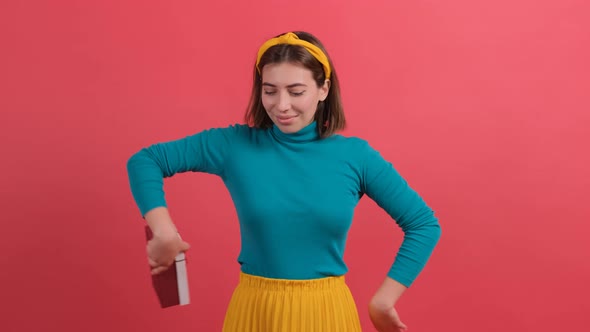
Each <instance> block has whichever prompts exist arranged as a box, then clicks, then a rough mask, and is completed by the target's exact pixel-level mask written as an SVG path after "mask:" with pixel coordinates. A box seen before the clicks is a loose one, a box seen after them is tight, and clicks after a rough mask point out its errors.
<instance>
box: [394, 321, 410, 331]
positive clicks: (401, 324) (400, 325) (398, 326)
mask: <svg viewBox="0 0 590 332" xmlns="http://www.w3.org/2000/svg"><path fill="white" fill-rule="evenodd" d="M395 325H396V327H397V328H398V329H400V330H402V331H405V330H407V329H408V327H407V326H406V324H404V323H402V322H397V323H396V324H395Z"/></svg>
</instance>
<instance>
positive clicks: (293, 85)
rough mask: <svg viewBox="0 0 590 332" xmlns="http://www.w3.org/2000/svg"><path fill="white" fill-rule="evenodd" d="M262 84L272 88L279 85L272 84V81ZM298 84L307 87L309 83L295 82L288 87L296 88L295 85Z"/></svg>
mask: <svg viewBox="0 0 590 332" xmlns="http://www.w3.org/2000/svg"><path fill="white" fill-rule="evenodd" d="M262 85H263V86H270V87H271V88H276V87H277V86H276V85H274V84H271V83H267V82H264V83H262ZM298 86H304V87H306V86H307V85H306V84H303V83H293V84H289V85H287V88H294V87H298Z"/></svg>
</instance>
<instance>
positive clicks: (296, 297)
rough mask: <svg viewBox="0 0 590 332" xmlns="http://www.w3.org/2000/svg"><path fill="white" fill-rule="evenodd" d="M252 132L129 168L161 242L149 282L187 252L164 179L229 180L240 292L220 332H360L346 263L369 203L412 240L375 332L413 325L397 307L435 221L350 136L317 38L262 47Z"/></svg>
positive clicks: (224, 131)
mask: <svg viewBox="0 0 590 332" xmlns="http://www.w3.org/2000/svg"><path fill="white" fill-rule="evenodd" d="M246 121H247V123H248V124H247V125H233V126H228V127H225V128H212V129H209V130H205V131H202V132H199V133H197V134H194V135H191V136H188V137H185V138H182V139H178V140H175V141H171V142H166V143H160V144H155V145H152V146H150V147H147V148H144V149H142V150H141V151H139V152H138V153H136V154H135V155H133V156H132V157H131V158H130V159H129V161H128V165H127V167H128V174H129V180H130V186H131V190H132V193H133V196H134V198H135V201H136V202H137V205H138V207H139V210H140V212H141V214H142V216H143V217H144V218H145V220H146V221H147V224H148V225H149V227H150V228H151V230H152V232H153V234H154V237H153V239H152V240H151V241H150V242H149V243H148V245H147V251H148V257H149V262H150V266H151V268H152V273H154V274H157V273H160V272H162V271H164V270H166V269H167V268H168V267H169V266H170V265H171V264H172V262H173V261H174V257H175V256H176V255H177V254H178V253H179V252H181V251H186V250H188V248H189V245H188V244H187V243H186V242H183V241H182V240H181V239H179V237H178V236H177V233H176V228H175V226H174V223H173V222H172V220H171V218H170V215H169V213H168V210H167V207H166V201H165V199H164V192H163V178H165V177H170V176H172V175H174V174H176V173H181V172H188V171H192V172H206V173H211V174H216V175H218V176H220V177H221V179H222V180H223V181H224V183H225V185H226V187H227V188H228V190H229V192H230V194H231V197H232V199H233V202H234V205H235V207H236V211H237V214H238V218H239V222H240V232H241V239H242V248H241V252H240V255H239V258H238V261H239V263H240V266H241V271H240V282H239V284H238V286H237V287H236V289H235V291H234V294H233V296H232V298H231V301H230V303H229V307H228V309H227V313H226V318H225V321H224V325H223V330H224V331H239V332H244V331H273V332H275V331H299V332H302V331H322V332H323V331H338V332H341V331H360V329H361V328H360V323H359V317H358V312H357V308H356V305H355V302H354V300H353V298H352V295H351V293H350V291H349V289H348V287H347V286H346V283H345V281H344V275H345V273H346V272H347V267H346V265H345V263H344V261H343V259H342V256H343V252H344V247H345V243H346V237H347V233H348V230H349V227H350V225H351V222H352V219H353V212H354V208H355V206H356V205H357V203H358V201H359V200H360V198H361V197H362V196H363V195H365V194H366V195H368V196H369V197H370V198H371V199H373V200H374V201H375V202H376V203H377V204H378V205H379V206H380V207H382V208H383V209H384V210H385V211H387V213H388V214H389V215H390V216H391V217H392V218H393V219H394V220H395V221H396V222H397V223H398V224H399V225H400V227H401V228H402V230H403V231H404V233H405V237H404V241H403V243H402V245H401V247H400V250H399V253H398V255H397V257H396V259H395V261H394V263H393V265H392V267H391V269H390V270H389V273H388V274H387V276H386V278H385V280H384V282H383V283H382V285H381V286H380V287H379V288H378V291H377V292H376V293H375V295H374V296H373V298H372V301H371V305H370V308H369V313H370V317H371V320H372V322H373V324H374V325H375V327H376V328H377V330H378V331H401V330H405V328H406V327H405V325H404V324H403V323H402V322H401V320H400V319H399V317H398V315H397V313H396V311H395V309H394V306H395V303H396V301H397V300H398V299H399V297H400V296H401V295H402V293H403V292H404V290H405V289H406V288H407V287H409V286H410V285H411V284H412V282H413V281H414V279H415V278H416V277H417V276H418V274H419V273H420V271H421V270H422V269H423V267H424V264H425V263H426V262H427V260H428V258H429V257H430V255H431V253H432V250H433V249H434V247H435V245H436V243H437V242H438V239H439V237H440V226H439V223H438V220H437V219H436V218H435V217H434V215H433V212H432V210H431V209H430V208H429V207H428V206H427V205H426V204H425V202H424V201H423V200H422V199H421V197H420V196H419V195H418V194H417V193H416V192H415V191H414V190H412V189H411V188H410V187H409V186H408V184H407V183H406V181H405V180H404V179H403V178H402V177H401V176H400V175H399V174H398V173H397V171H396V170H395V169H394V168H393V167H392V165H391V164H390V163H389V162H387V161H386V160H384V159H383V158H382V157H381V155H380V154H379V153H378V152H377V151H375V150H374V149H373V148H371V147H370V146H369V144H367V142H365V141H364V140H361V139H359V138H354V137H351V138H347V137H343V136H341V135H338V134H336V132H337V131H339V130H341V129H343V128H344V126H345V117H344V113H343V110H342V105H341V101H340V90H339V84H338V77H337V75H336V71H335V69H334V66H333V65H332V62H331V61H330V58H329V57H328V54H327V52H326V51H325V49H324V47H323V46H322V44H321V43H320V42H319V41H318V40H317V39H316V38H315V37H314V36H312V35H311V34H309V33H305V32H296V33H293V32H289V33H286V34H282V35H279V36H277V37H275V38H272V39H270V40H268V41H267V42H266V43H264V44H263V45H262V46H261V47H260V49H259V52H258V58H257V61H256V65H255V67H254V77H253V89H252V95H251V99H250V103H249V106H248V110H247V112H246Z"/></svg>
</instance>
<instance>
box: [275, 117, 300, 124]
mask: <svg viewBox="0 0 590 332" xmlns="http://www.w3.org/2000/svg"><path fill="white" fill-rule="evenodd" d="M295 117H296V116H295V115H293V116H277V121H278V122H279V123H280V124H283V125H288V124H291V122H293V119H295Z"/></svg>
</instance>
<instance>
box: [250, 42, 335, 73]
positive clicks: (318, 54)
mask: <svg viewBox="0 0 590 332" xmlns="http://www.w3.org/2000/svg"><path fill="white" fill-rule="evenodd" d="M279 44H289V45H299V46H303V47H304V48H305V49H306V50H307V51H308V52H309V53H311V55H313V57H314V58H316V59H317V60H318V61H319V62H320V63H321V64H322V65H323V66H324V73H325V74H326V79H327V80H328V79H330V73H331V70H330V61H328V57H327V56H326V54H324V52H323V51H322V50H321V49H320V48H319V47H317V46H315V45H314V44H312V43H310V42H308V41H305V40H302V39H299V37H297V35H296V34H294V33H293V32H288V33H286V34H284V35H281V36H279V37H275V38H272V39H269V40H267V41H266V42H265V43H264V44H262V46H260V49H259V50H258V58H257V59H256V68H257V69H258V73H260V68H259V67H258V64H259V63H260V58H262V55H263V54H264V53H265V52H266V51H267V50H268V49H269V48H271V47H272V46H275V45H279Z"/></svg>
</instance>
